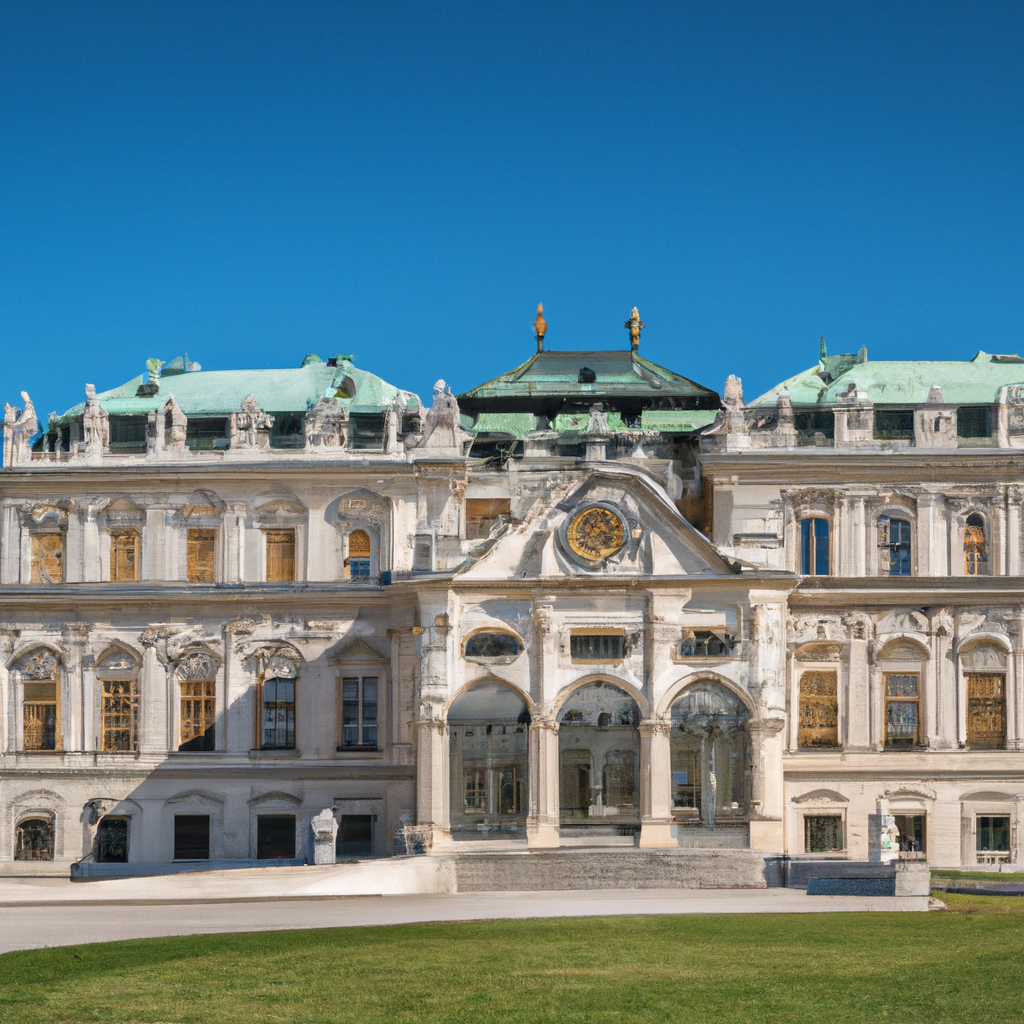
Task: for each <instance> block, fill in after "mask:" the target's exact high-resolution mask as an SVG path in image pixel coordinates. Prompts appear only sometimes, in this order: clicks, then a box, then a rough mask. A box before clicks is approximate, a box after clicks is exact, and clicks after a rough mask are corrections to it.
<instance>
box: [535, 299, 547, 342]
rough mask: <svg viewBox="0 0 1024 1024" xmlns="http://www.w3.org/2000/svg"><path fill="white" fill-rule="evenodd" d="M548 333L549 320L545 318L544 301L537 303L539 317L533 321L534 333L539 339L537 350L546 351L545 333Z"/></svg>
mask: <svg viewBox="0 0 1024 1024" xmlns="http://www.w3.org/2000/svg"><path fill="white" fill-rule="evenodd" d="M547 333H548V322H547V320H545V319H544V303H543V302H538V303H537V319H536V320H534V321H533V334H534V337H536V339H537V351H538V352H543V351H544V335H545V334H547Z"/></svg>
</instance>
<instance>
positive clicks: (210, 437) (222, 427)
mask: <svg viewBox="0 0 1024 1024" xmlns="http://www.w3.org/2000/svg"><path fill="white" fill-rule="evenodd" d="M228 422H229V421H228V420H227V419H222V418H221V417H219V416H189V418H188V423H187V424H186V425H185V444H186V445H187V446H188V447H189V448H190V449H191V450H192V451H194V452H195V451H211V450H212V449H214V448H225V447H227V440H228V437H229V432H228ZM218 441H219V442H220V444H218V443H217V442H218Z"/></svg>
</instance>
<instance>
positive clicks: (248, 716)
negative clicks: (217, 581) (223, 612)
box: [217, 619, 258, 754]
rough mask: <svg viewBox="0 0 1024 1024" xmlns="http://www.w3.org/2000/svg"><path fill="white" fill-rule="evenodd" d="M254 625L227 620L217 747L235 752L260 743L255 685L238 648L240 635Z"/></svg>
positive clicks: (239, 620)
mask: <svg viewBox="0 0 1024 1024" xmlns="http://www.w3.org/2000/svg"><path fill="white" fill-rule="evenodd" d="M253 628H254V627H253V623H252V622H251V621H249V620H248V619H233V620H232V621H230V622H226V623H225V624H224V691H223V703H222V704H221V706H222V707H223V709H224V714H223V716H221V721H222V722H223V729H222V732H223V739H221V737H220V736H218V737H217V738H218V741H219V742H218V743H217V749H218V750H226V751H229V752H231V753H236V754H244V753H246V752H247V751H248V750H250V749H251V748H252V747H254V746H258V743H257V742H256V707H255V703H254V700H255V697H256V693H255V688H254V687H251V686H250V685H249V682H250V676H249V673H248V672H246V670H245V667H244V665H243V664H242V661H243V659H242V655H241V654H240V653H239V652H238V651H237V650H236V648H237V646H238V640H239V638H240V637H242V636H245V635H248V634H250V633H252V631H253ZM250 691H252V692H250ZM219 697H220V694H218V698H219ZM218 728H219V727H218ZM221 743H223V746H221Z"/></svg>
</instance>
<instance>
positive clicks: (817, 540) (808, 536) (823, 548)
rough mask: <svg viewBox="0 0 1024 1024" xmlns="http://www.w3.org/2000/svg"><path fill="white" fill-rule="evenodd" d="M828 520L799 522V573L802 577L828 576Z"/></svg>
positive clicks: (814, 519) (804, 520)
mask: <svg viewBox="0 0 1024 1024" xmlns="http://www.w3.org/2000/svg"><path fill="white" fill-rule="evenodd" d="M828 526H829V524H828V520H827V519H822V518H820V517H815V518H813V519H801V520H800V572H801V573H803V575H804V576H827V575H828V574H829V542H828V535H829V529H828Z"/></svg>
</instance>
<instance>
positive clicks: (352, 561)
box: [344, 527, 374, 583]
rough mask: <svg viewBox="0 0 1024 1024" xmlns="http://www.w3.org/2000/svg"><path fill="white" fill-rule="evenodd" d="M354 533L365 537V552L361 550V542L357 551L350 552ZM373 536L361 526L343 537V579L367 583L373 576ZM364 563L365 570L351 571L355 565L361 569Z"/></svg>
mask: <svg viewBox="0 0 1024 1024" xmlns="http://www.w3.org/2000/svg"><path fill="white" fill-rule="evenodd" d="M356 534H361V535H362V536H363V537H365V538H366V553H365V554H363V552H362V544H361V543H360V549H359V553H358V554H355V555H353V554H352V539H353V538H354V537H355V536H356ZM373 547H374V545H373V537H372V535H371V534H370V531H369V530H366V529H363V528H362V527H356V529H354V530H350V531H349V532H348V534H347V535H346V537H345V561H344V565H345V579H347V580H350V581H352V582H360V583H369V582H370V581H371V580H372V578H373V561H374V559H373ZM364 564H365V569H366V571H365V572H362V571H359V572H353V568H355V567H356V566H357V565H358V567H359V569H360V570H362V569H363V567H364Z"/></svg>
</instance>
